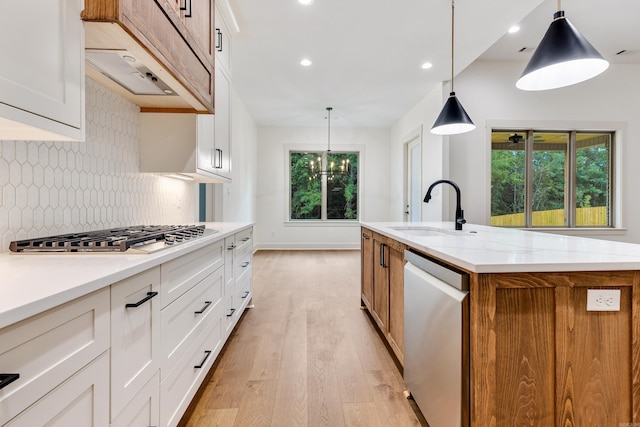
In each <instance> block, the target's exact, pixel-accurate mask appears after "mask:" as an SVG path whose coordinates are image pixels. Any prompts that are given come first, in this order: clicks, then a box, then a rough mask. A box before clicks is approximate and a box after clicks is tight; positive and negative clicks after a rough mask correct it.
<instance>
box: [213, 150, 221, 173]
mask: <svg viewBox="0 0 640 427" xmlns="http://www.w3.org/2000/svg"><path fill="white" fill-rule="evenodd" d="M213 162H214V164H213V167H214V168H215V169H222V150H221V149H219V148H216V157H215V159H214V160H213Z"/></svg>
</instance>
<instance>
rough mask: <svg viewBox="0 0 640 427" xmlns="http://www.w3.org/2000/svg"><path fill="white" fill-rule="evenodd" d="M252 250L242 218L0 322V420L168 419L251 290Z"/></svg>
mask: <svg viewBox="0 0 640 427" xmlns="http://www.w3.org/2000/svg"><path fill="white" fill-rule="evenodd" d="M227 248H230V249H228V250H227ZM252 252H253V244H252V228H251V227H249V228H245V229H243V230H241V231H240V232H238V233H235V234H234V235H232V236H229V237H227V238H221V239H219V240H217V241H214V242H212V243H211V244H210V245H207V246H205V247H203V248H200V249H197V250H195V251H193V252H191V253H189V254H186V255H184V256H181V257H179V258H176V259H173V260H171V261H168V262H165V263H163V264H161V265H159V266H156V267H153V268H150V269H148V270H146V271H143V272H141V273H139V274H137V275H135V276H131V277H129V278H127V279H124V280H122V281H119V282H117V283H114V284H112V285H111V286H107V287H105V288H103V289H101V290H98V291H95V292H93V293H91V294H88V295H86V296H84V297H81V298H78V299H76V300H73V301H71V302H69V303H66V304H63V305H60V306H59V307H56V308H53V309H50V310H47V311H45V312H43V313H40V314H38V315H35V316H33V317H30V318H28V319H26V320H23V321H21V322H19V323H16V324H14V325H10V326H7V327H5V328H3V329H0V374H3V375H2V376H1V377H0V426H11V427H32V426H43V425H47V426H60V427H63V426H64V427H68V426H93V427H100V426H109V425H110V426H111V427H134V426H171V427H173V426H176V425H177V424H178V423H179V422H180V419H181V418H182V416H183V415H184V412H185V411H186V410H187V408H188V407H189V404H190V403H191V400H192V399H193V397H194V395H195V394H196V392H197V391H198V388H199V387H200V386H201V385H202V382H203V380H204V379H205V378H206V375H207V373H208V372H209V370H210V368H211V367H212V366H213V363H214V361H215V360H216V358H217V357H218V355H219V354H220V351H221V349H222V346H223V345H224V343H225V342H226V340H227V339H228V337H229V334H230V333H231V331H232V330H233V328H234V327H235V325H236V324H237V322H238V319H239V318H240V316H241V315H242V312H243V311H244V309H245V308H246V306H247V304H248V301H249V300H250V299H251V297H252V294H251V278H252V272H251V267H252V266H251V262H252V258H251V257H252ZM9 374H18V377H17V379H15V380H14V381H12V382H11V381H6V380H5V378H8V376H9ZM14 377H15V376H14Z"/></svg>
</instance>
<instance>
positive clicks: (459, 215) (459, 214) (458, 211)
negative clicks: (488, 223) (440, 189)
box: [424, 179, 467, 230]
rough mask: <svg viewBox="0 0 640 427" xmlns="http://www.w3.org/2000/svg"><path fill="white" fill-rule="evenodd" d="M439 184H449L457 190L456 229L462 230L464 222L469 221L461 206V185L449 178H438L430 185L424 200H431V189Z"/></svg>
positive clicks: (426, 201) (427, 201)
mask: <svg viewBox="0 0 640 427" xmlns="http://www.w3.org/2000/svg"><path fill="white" fill-rule="evenodd" d="M438 184H449V185H451V186H452V187H453V189H454V190H456V230H462V224H464V223H466V222H467V221H466V220H465V219H464V211H463V210H462V207H461V206H460V187H458V184H456V183H455V182H453V181H450V180H448V179H439V180H437V181H436V182H434V183H433V184H431V185H430V186H429V189H428V190H427V194H425V196H424V202H425V203H429V200H431V191H433V187H435V186H436V185H438Z"/></svg>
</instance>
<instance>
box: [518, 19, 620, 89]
mask: <svg viewBox="0 0 640 427" xmlns="http://www.w3.org/2000/svg"><path fill="white" fill-rule="evenodd" d="M608 67H609V62H607V61H606V60H605V59H604V58H603V57H602V55H600V54H599V53H598V51H597V50H596V49H595V48H594V47H593V46H592V45H591V43H589V41H588V40H587V39H586V38H584V36H583V35H582V34H580V32H579V31H578V30H577V29H576V27H574V26H573V25H572V24H571V22H569V20H568V19H566V18H565V17H564V11H558V12H556V13H555V14H554V15H553V22H551V25H550V26H549V29H548V30H547V32H546V34H545V35H544V37H543V38H542V41H541V42H540V44H539V45H538V47H537V48H536V50H535V52H534V53H533V56H532V57H531V60H530V61H529V63H528V64H527V66H526V68H525V69H524V72H523V73H522V76H521V77H520V79H518V81H517V82H516V87H517V88H518V89H522V90H547V89H555V88H559V87H564V86H570V85H573V84H576V83H580V82H583V81H585V80H588V79H590V78H592V77H595V76H597V75H598V74H600V73H602V72H603V71H604V70H606V69H607V68H608Z"/></svg>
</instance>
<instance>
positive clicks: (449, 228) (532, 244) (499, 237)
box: [362, 222, 640, 273]
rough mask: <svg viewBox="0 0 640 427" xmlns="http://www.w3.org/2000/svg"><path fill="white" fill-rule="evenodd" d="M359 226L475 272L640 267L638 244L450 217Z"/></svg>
mask: <svg viewBox="0 0 640 427" xmlns="http://www.w3.org/2000/svg"><path fill="white" fill-rule="evenodd" d="M362 226H364V227H367V228H369V229H371V230H373V231H376V232H378V233H381V234H384V235H386V236H388V237H391V238H393V239H394V240H397V241H400V242H402V243H405V244H407V245H409V246H411V247H413V248H415V249H417V250H419V251H421V252H424V253H426V254H428V255H433V256H434V257H437V258H440V259H442V260H444V261H446V262H448V263H451V264H454V265H457V266H459V267H462V268H463V269H465V270H468V271H472V272H475V273H509V272H511V273H513V272H554V271H555V272H558V271H609V270H640V245H638V244H632V243H623V242H614V241H609V240H600V239H591V238H585V237H574V236H563V235H558V234H550V233H543V232H535V231H526V230H516V229H507V228H499V227H490V226H483V225H474V224H464V226H463V230H462V231H456V230H454V223H453V222H420V223H418V222H413V223H406V222H364V223H362Z"/></svg>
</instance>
